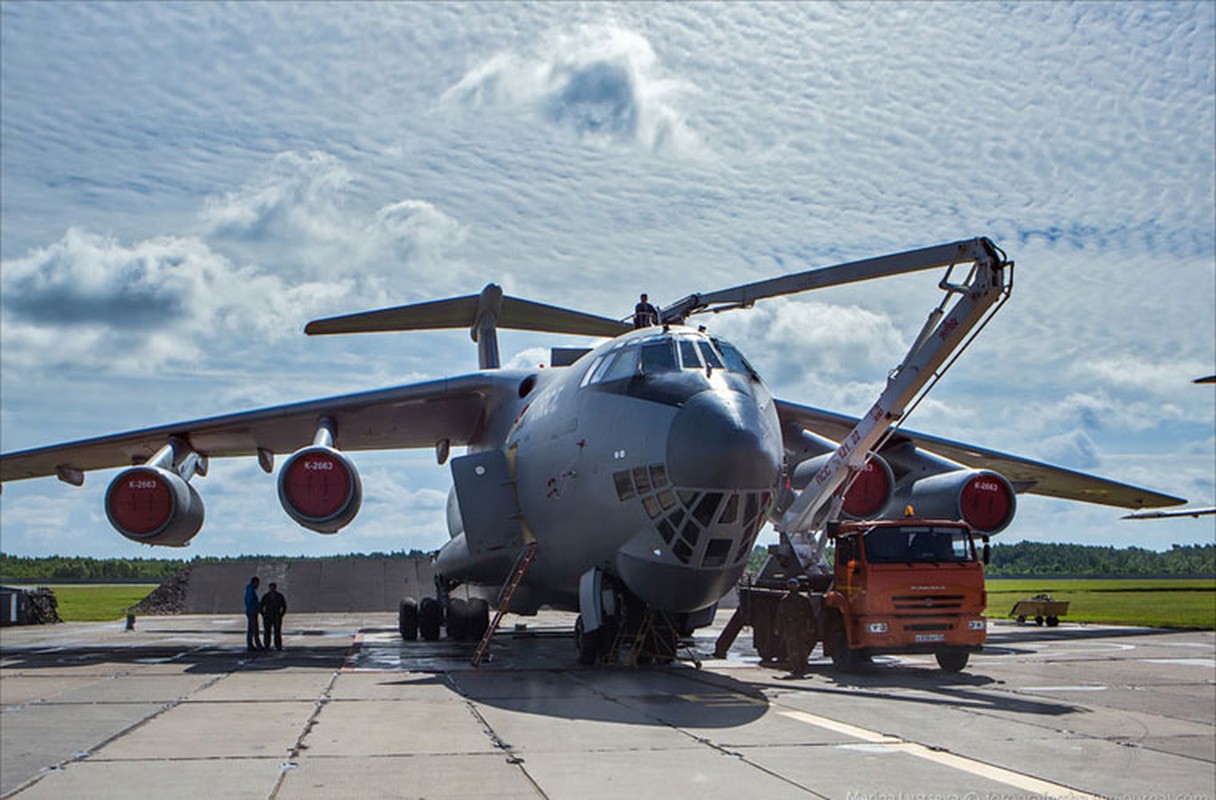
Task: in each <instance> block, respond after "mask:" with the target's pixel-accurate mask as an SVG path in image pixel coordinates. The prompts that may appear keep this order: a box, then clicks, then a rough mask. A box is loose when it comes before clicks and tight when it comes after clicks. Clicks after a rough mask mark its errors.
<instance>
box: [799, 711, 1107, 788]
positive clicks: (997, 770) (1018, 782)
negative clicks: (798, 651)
mask: <svg viewBox="0 0 1216 800" xmlns="http://www.w3.org/2000/svg"><path fill="white" fill-rule="evenodd" d="M777 713H779V714H781V715H782V716H785V717H789V718H790V719H793V720H797V721H798V722H803V723H806V724H807V725H814V726H815V727H817V728H825V729H827V730H830V731H835V732H836V733H842V734H844V735H846V736H852V737H854V738H857V739H861V740H863V741H866V742H869V743H870V744H873V745H880V744H881V745H886V746H887V747H889V748H890V749H892V750H895V751H897V752H900V753H907V754H908V755H910V756H916V757H917V758H923V759H924V760H926V761H932V762H933V763H935V764H941V765H942V766H945V767H950V768H952V769H957V770H959V771H960V772H966V773H967V774H969V775H975V776H976V777H980V778H986V779H987V780H991V781H996V782H997V783H1003V784H1005V785H1007V786H1013V787H1014V788H1017V789H1021V790H1023V791H1026V792H1030V793H1032V794H1034V795H1038V796H1040V797H1052V798H1068V800H1101V797H1100V796H1099V795H1094V794H1089V793H1088V792H1081V791H1077V790H1076V789H1073V788H1070V787H1068V786H1061V785H1060V784H1058V783H1051V782H1050V781H1045V780H1041V779H1039V778H1035V777H1033V776H1030V775H1024V774H1023V773H1021V772H1014V771H1013V770H1008V769H1004V768H1003V767H997V766H993V765H992V764H985V763H984V762H982V761H976V760H975V759H971V758H967V757H965V756H960V755H955V754H954V753H948V752H946V751H944V750H933V749H932V748H929V747H926V746H925V745H923V744H917V743H916V742H908V741H905V740H903V739H900V738H899V737H896V736H889V735H887V734H885V733H879V732H877V731H871V730H867V729H865V728H859V727H857V726H856V725H850V724H849V723H847V722H840V721H838V720H834V719H828V718H827V717H820V716H817V715H815V714H808V713H807V712H805V711H778V712H777Z"/></svg>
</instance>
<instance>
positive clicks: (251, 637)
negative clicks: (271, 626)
mask: <svg viewBox="0 0 1216 800" xmlns="http://www.w3.org/2000/svg"><path fill="white" fill-rule="evenodd" d="M258 583H259V581H258V576H257V575H254V576H253V577H252V578H250V579H249V585H248V586H246V587H245V623H246V624H245V649H246V650H251V651H252V650H262V649H263V648H262V640H261V638H260V637H259V635H258V610H259V605H258Z"/></svg>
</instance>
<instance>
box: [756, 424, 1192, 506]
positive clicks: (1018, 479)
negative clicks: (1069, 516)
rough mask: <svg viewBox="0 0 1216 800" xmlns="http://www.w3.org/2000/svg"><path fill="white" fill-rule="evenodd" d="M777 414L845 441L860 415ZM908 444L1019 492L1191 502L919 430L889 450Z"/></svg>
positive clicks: (1115, 502)
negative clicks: (987, 473) (1000, 479)
mask: <svg viewBox="0 0 1216 800" xmlns="http://www.w3.org/2000/svg"><path fill="white" fill-rule="evenodd" d="M777 413H778V415H779V416H780V418H781V425H782V428H783V429H792V428H796V427H798V426H801V427H804V428H806V429H808V430H810V431H813V432H815V433H818V434H820V435H821V436H826V437H828V438H829V439H833V440H835V441H841V440H843V439H844V438H845V437H846V436H847V435H848V434H849V431H851V430H852V429H853V426H854V425H855V424H857V418H856V417H849V416H846V415H844V414H837V413H834V412H831V411H824V410H823V409H819V408H812V407H810V406H802V405H797V404H795V403H788V402H786V401H784V400H778V401H777ZM902 442H911V443H912V444H915V445H916V446H917V447H918V448H921V449H923V450H927V451H929V452H931V453H935V454H937V455H939V456H943V457H945V458H948V459H950V460H951V461H957V462H958V463H959V464H962V465H963V466H966V467H971V468H972V469H990V470H993V471H995V472H999V473H1001V474H1002V475H1004V476H1005V477H1006V478H1008V479H1009V481H1010V483H1012V484H1013V486H1014V488H1015V489H1016V490H1017V491H1018V492H1019V493H1022V492H1024V493H1026V494H1037V495H1044V496H1046V497H1058V498H1060V499H1063V500H1079V501H1081V502H1085V503H1097V504H1099V505H1105V506H1115V507H1118V508H1158V507H1161V506H1176V505H1181V504H1182V503H1185V502H1186V501H1185V500H1183V499H1182V498H1179V497H1173V496H1171V495H1167V494H1161V493H1159V492H1154V491H1152V490H1150V489H1144V488H1142V487H1139V486H1132V485H1130V484H1125V483H1119V482H1118V481H1112V480H1108V479H1106V478H1099V477H1098V476H1096V475H1087V474H1086V473H1083V472H1076V471H1074V470H1070V469H1066V468H1064V467H1057V466H1054V465H1052V464H1046V463H1043V462H1041V461H1034V460H1033V459H1029V458H1022V457H1021V456H1015V455H1011V454H1009V453H1002V452H1000V451H997V450H988V449H986V448H982V447H975V446H974V445H970V444H967V443H965V442H956V441H952V440H950V439H943V438H940V437H937V436H930V435H928V434H923V433H916V432H915V431H909V430H903V429H901V430H900V431H899V432H898V433H896V435H895V437H893V439H892V440H891V441H890V442H888V444H887V446H888V447H894V446H897V445H899V444H900V443H902Z"/></svg>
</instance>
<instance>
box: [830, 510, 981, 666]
mask: <svg viewBox="0 0 1216 800" xmlns="http://www.w3.org/2000/svg"><path fill="white" fill-rule="evenodd" d="M828 535H829V537H830V538H831V539H832V540H834V542H835V550H836V553H835V568H834V580H833V581H832V586H831V588H830V589H829V590H828V591H827V592H825V594H824V598H823V604H824V613H823V618H822V626H821V631H820V635H821V636H822V638H823V642H824V649H825V651H826V653H827V655H829V656H830V657H831V658H832V661H833V663H834V664H835V665H836V666H837V667H838V668H841V669H849V668H852V667H854V666H856V665H857V664H858V663H860V662H862V661H864V660H866V659H868V658H869V656H871V655H877V654H881V653H932V654H933V655H934V656H936V658H937V662H938V664H939V665H940V666H941V667H942V669H944V670H946V671H948V672H957V671H959V670H961V669H963V667H965V666H966V665H967V659H968V657H969V655H970V653H973V652H977V651H978V650H980V649H981V647H982V646H983V644H984V641H985V639H986V636H987V620H986V619H985V618H984V608H985V606H986V605H987V595H986V592H985V590H984V566H983V560H982V559H981V557H980V555H979V553H977V550H976V544H975V537H974V535H973V532H972V530H971V528H970V527H969V526H968V525H967V524H966V523H964V522H958V521H944V520H919V519H894V520H878V521H867V522H843V523H838V524H833V525H831V526H829V530H828Z"/></svg>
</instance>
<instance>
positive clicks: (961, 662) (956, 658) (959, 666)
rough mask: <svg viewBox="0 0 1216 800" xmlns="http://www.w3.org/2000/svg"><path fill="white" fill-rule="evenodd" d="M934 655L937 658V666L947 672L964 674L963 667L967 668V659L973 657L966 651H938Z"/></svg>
mask: <svg viewBox="0 0 1216 800" xmlns="http://www.w3.org/2000/svg"><path fill="white" fill-rule="evenodd" d="M934 655H935V656H937V665H938V666H939V667H941V668H942V670H943V671H945V672H962V670H963V667H965V666H967V659H968V658H970V657H971V654H970V653H968V652H967V651H966V650H938V651H937V652H936V653H934Z"/></svg>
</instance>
